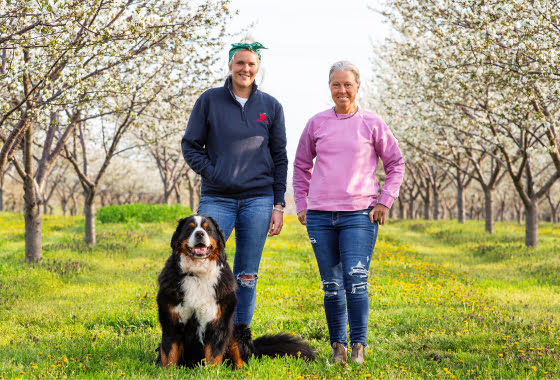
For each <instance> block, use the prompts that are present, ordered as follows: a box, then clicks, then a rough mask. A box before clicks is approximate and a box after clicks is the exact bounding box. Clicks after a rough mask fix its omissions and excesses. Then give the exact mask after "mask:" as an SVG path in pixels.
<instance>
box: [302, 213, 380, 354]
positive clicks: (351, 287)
mask: <svg viewBox="0 0 560 380" xmlns="http://www.w3.org/2000/svg"><path fill="white" fill-rule="evenodd" d="M370 210H371V208H369V209H365V210H358V211H334V212H333V211H316V210H308V211H307V233H308V235H309V241H310V242H311V245H312V246H313V251H314V252H315V258H316V259H317V264H318V266H319V273H320V274H321V285H322V286H323V291H324V305H325V315H326V317H327V325H328V328H329V336H330V341H331V345H332V343H334V342H339V343H342V344H343V345H344V346H347V345H348V342H347V335H346V323H347V321H348V324H349V325H350V341H351V342H352V344H354V343H361V344H363V345H364V346H366V338H367V325H368V313H369V299H368V290H367V286H368V284H367V280H368V274H369V264H370V261H371V255H372V253H373V248H374V247H375V242H376V240H377V229H378V225H377V222H374V223H371V222H370V221H369V216H368V214H369V211H370Z"/></svg>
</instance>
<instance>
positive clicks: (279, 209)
mask: <svg viewBox="0 0 560 380" xmlns="http://www.w3.org/2000/svg"><path fill="white" fill-rule="evenodd" d="M272 210H273V211H280V212H281V213H282V214H283V213H284V209H281V208H278V207H273V208H272Z"/></svg>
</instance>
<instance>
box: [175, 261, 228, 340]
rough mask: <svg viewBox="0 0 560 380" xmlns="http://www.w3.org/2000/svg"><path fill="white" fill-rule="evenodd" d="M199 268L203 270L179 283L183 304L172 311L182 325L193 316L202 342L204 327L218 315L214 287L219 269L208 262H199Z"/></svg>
mask: <svg viewBox="0 0 560 380" xmlns="http://www.w3.org/2000/svg"><path fill="white" fill-rule="evenodd" d="M181 259H183V258H181ZM181 261H183V260H181ZM189 261H190V260H189ZM192 261H195V260H192ZM196 261H198V260H196ZM189 267H190V268H192V263H189ZM200 267H204V268H197V269H200V271H197V272H196V274H195V275H194V276H185V278H184V279H183V280H182V281H181V290H182V291H183V293H184V297H183V302H181V303H180V304H179V305H177V306H175V308H174V311H175V312H176V313H177V314H178V315H179V320H180V321H181V322H182V323H186V322H187V321H188V320H189V319H190V318H191V317H192V316H193V314H194V315H195V316H196V319H197V320H198V323H199V325H200V327H199V329H198V335H199V338H200V341H201V342H202V339H203V337H204V331H205V330H206V325H207V324H208V323H209V322H211V321H213V320H214V319H216V315H217V314H218V304H217V302H216V291H215V290H214V285H216V284H217V283H218V280H219V277H220V269H221V268H220V267H219V266H218V265H217V263H216V262H215V261H208V260H201V262H200Z"/></svg>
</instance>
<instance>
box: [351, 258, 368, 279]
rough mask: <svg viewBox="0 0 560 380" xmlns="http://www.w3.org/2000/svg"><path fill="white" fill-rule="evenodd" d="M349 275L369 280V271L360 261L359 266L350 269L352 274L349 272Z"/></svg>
mask: <svg viewBox="0 0 560 380" xmlns="http://www.w3.org/2000/svg"><path fill="white" fill-rule="evenodd" d="M348 275H350V276H355V277H359V278H367V276H368V275H369V271H368V270H367V268H366V266H365V265H364V264H362V262H361V261H358V264H356V265H355V266H353V267H352V268H350V272H348Z"/></svg>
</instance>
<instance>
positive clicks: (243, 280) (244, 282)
mask: <svg viewBox="0 0 560 380" xmlns="http://www.w3.org/2000/svg"><path fill="white" fill-rule="evenodd" d="M257 278H259V276H257V275H256V274H245V273H242V274H238V275H237V283H238V284H239V286H242V287H244V288H254V287H255V286H257Z"/></svg>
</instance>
